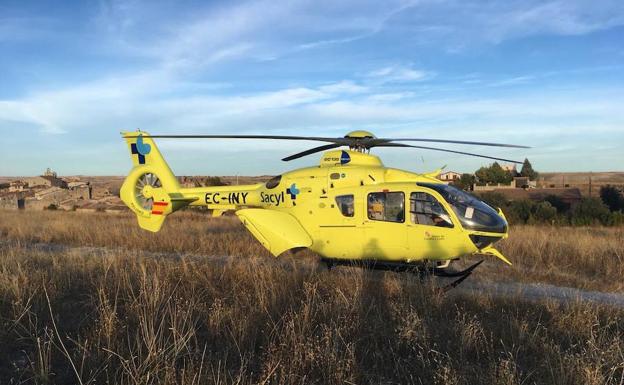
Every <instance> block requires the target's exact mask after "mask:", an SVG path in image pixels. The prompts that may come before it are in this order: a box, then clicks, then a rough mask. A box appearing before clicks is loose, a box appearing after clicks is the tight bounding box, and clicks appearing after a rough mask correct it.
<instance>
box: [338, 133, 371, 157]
mask: <svg viewBox="0 0 624 385" xmlns="http://www.w3.org/2000/svg"><path fill="white" fill-rule="evenodd" d="M344 137H345V138H346V139H350V141H349V149H350V150H352V151H357V152H366V151H368V150H370V147H371V146H370V144H369V143H368V142H369V141H370V140H371V139H377V137H376V136H375V135H374V134H373V133H372V132H370V131H364V130H356V131H351V132H349V133H348V134H347V135H345V136H344Z"/></svg>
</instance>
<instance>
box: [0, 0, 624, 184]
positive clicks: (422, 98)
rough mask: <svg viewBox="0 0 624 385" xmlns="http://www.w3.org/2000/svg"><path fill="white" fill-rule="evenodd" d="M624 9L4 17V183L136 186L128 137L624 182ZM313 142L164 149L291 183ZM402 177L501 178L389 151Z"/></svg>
mask: <svg viewBox="0 0 624 385" xmlns="http://www.w3.org/2000/svg"><path fill="white" fill-rule="evenodd" d="M623 86H624V2H622V1H579V0H568V1H563V0H562V1H470V0H467V1H459V0H457V1H450V0H449V1H447V0H432V1H428V0H421V1H393V0H391V1H383V2H380V1H370V2H367V1H340V2H336V1H296V0H295V1H288V2H279V1H248V2H236V3H235V2H230V1H223V2H205V1H197V2H192V1H162V2H158V1H145V2H142V1H99V2H97V1H92V2H89V1H76V2H71V1H66V2H58V1H49V2H46V1H41V2H29V1H11V0H9V1H7V0H2V1H1V2H0V135H1V136H0V138H1V139H0V175H33V174H39V173H41V172H42V171H43V169H45V168H46V167H52V168H53V169H55V170H57V171H58V172H59V173H60V174H62V175H70V174H94V175H111V174H115V175H120V174H125V173H126V172H127V171H128V169H129V168H130V166H131V163H130V157H129V155H128V154H127V152H126V147H125V145H124V143H123V141H122V140H121V138H120V136H119V132H120V131H122V130H132V129H134V128H137V127H140V128H141V129H143V130H146V131H148V132H150V133H161V134H164V133H196V134H210V133H231V134H252V133H259V134H283V135H318V136H321V135H322V136H327V135H332V136H343V135H344V134H345V133H346V132H348V131H350V130H353V129H366V130H370V131H373V132H374V133H375V134H376V135H377V136H380V137H387V136H402V137H406V136H407V137H424V138H442V139H464V140H476V141H497V142H507V143H519V144H525V145H530V146H532V147H533V148H531V149H529V150H523V149H513V150H510V149H492V148H487V147H485V148H477V147H470V146H459V145H458V146H454V147H453V149H456V150H460V151H462V150H463V151H469V152H480V153H484V154H488V155H492V156H502V157H510V158H515V159H519V160H522V159H524V157H528V158H529V159H530V160H531V161H532V163H533V165H534V167H535V168H536V169H537V170H542V171H591V170H593V171H607V170H620V171H621V170H623V169H624V151H623V150H622V144H624V87H623ZM315 145H318V144H317V143H306V142H302V143H299V142H296V143H291V142H261V143H260V142H243V141H238V142H233V141H201V142H200V141H171V140H168V141H160V142H159V147H160V148H161V150H162V151H163V153H165V155H166V158H167V160H168V161H169V163H170V165H171V166H172V168H173V169H174V171H176V173H178V174H212V175H214V174H217V175H233V174H241V175H251V174H275V173H278V172H282V171H285V170H288V169H290V168H294V167H302V166H306V165H311V164H315V163H317V162H318V158H319V157H318V156H309V157H305V158H302V159H300V160H297V161H294V162H290V163H283V162H281V161H279V159H280V158H282V157H283V156H286V155H289V154H291V153H294V152H297V151H300V150H303V149H306V148H308V147H312V146H315ZM374 152H375V153H376V154H378V155H381V156H382V157H383V159H384V162H385V163H386V164H387V165H389V166H394V167H401V168H406V169H412V170H416V171H429V170H432V169H435V168H438V167H440V166H442V165H445V164H447V165H448V169H452V170H457V171H473V170H474V169H476V168H478V167H479V166H481V165H483V164H485V163H487V161H485V160H482V159H479V158H469V157H465V156H459V155H453V154H448V155H445V154H440V153H437V152H433V151H419V150H410V149H379V150H376V151H374Z"/></svg>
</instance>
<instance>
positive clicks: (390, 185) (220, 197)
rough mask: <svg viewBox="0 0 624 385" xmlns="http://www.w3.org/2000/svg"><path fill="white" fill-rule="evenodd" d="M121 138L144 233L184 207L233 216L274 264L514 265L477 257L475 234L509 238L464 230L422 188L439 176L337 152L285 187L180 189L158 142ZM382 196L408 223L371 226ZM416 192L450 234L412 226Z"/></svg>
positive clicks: (126, 194) (289, 177)
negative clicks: (434, 207)
mask: <svg viewBox="0 0 624 385" xmlns="http://www.w3.org/2000/svg"><path fill="white" fill-rule="evenodd" d="M123 135H124V136H127V138H126V141H127V144H128V147H129V149H130V151H131V153H132V157H133V162H134V168H133V169H132V171H131V172H130V174H129V175H128V177H127V178H126V180H125V181H124V184H123V186H122V188H121V198H122V200H123V201H124V202H125V203H126V205H128V207H129V208H130V209H131V210H132V211H133V212H134V213H135V214H136V215H137V218H138V220H139V225H140V226H141V227H142V228H144V229H146V230H150V231H158V230H159V229H160V228H161V226H162V224H163V222H164V220H165V218H166V216H167V215H169V214H171V213H172V212H174V211H176V210H179V209H180V208H182V207H185V206H187V205H190V206H205V207H207V208H209V209H212V210H213V213H214V215H220V214H221V213H223V212H225V211H228V210H234V211H235V212H236V214H237V216H238V217H239V218H240V220H241V221H242V223H243V224H244V225H245V226H246V227H247V229H248V230H249V231H250V232H251V233H252V234H253V235H254V237H256V239H258V241H260V243H262V245H264V246H265V247H266V248H267V249H268V250H269V251H270V252H271V253H272V254H273V255H275V256H278V255H280V254H281V253H283V252H285V251H287V250H289V249H293V248H302V247H305V248H310V249H311V250H313V251H314V252H316V253H318V254H320V255H321V256H323V257H325V258H329V259H348V260H380V261H396V262H417V261H425V260H433V261H444V260H450V259H455V258H458V257H460V256H463V255H467V254H486V255H492V256H495V257H498V258H500V259H502V260H503V261H505V262H507V263H509V261H508V260H507V259H506V258H505V257H504V256H503V255H502V254H500V252H498V251H497V250H496V249H494V248H493V247H492V246H491V245H489V246H487V247H484V248H482V249H481V250H479V249H478V248H477V246H475V244H474V243H473V242H472V241H471V239H470V237H469V236H470V235H471V234H473V235H482V236H491V237H498V238H497V239H500V238H504V237H506V235H507V234H506V233H504V234H501V233H485V232H480V231H474V230H467V229H464V228H463V227H462V225H461V224H460V221H459V218H457V215H456V213H455V212H454V211H453V210H452V209H451V207H450V205H449V204H448V203H447V202H446V201H445V200H444V198H443V197H442V196H440V194H438V192H436V191H434V190H432V189H429V188H426V187H423V186H419V185H418V184H417V183H430V184H441V183H442V182H441V181H439V180H438V179H436V178H435V175H437V172H436V173H430V174H425V175H422V174H415V173H411V172H407V171H402V170H398V169H393V168H387V167H384V165H383V164H382V162H381V160H380V159H379V158H378V157H376V156H374V155H370V154H365V153H362V152H357V151H343V150H336V151H328V152H325V153H324V154H323V155H322V156H321V161H320V164H319V165H318V166H314V167H308V168H302V169H298V170H294V171H291V172H287V173H285V174H282V175H281V178H279V180H272V181H269V182H267V183H258V184H254V185H240V186H215V187H197V188H182V187H180V185H179V184H178V182H177V179H176V177H175V176H174V174H173V173H172V172H171V169H170V168H169V166H168V165H167V164H166V162H165V161H164V158H163V157H162V155H161V154H160V152H159V151H158V149H157V147H156V144H155V143H154V141H153V140H152V139H151V138H143V137H141V138H139V139H137V136H138V135H148V134H147V133H145V132H129V133H123ZM137 140H138V141H139V143H137ZM146 173H152V174H155V175H157V176H158V178H159V180H160V182H161V186H159V187H146V188H143V189H141V190H140V191H139V190H137V189H136V188H135V185H136V181H137V179H138V178H139V177H140V176H141V175H144V174H146ZM137 191H139V192H140V194H142V195H143V196H144V197H147V198H152V199H153V200H154V203H153V207H152V210H149V209H145V208H144V207H141V205H140V203H139V201H138V200H137V197H136V195H137ZM384 191H386V192H402V193H404V196H405V201H404V202H405V210H404V218H403V221H402V222H388V221H382V220H376V219H372V218H375V216H376V215H378V213H376V212H375V210H377V208H376V206H375V203H369V201H368V199H369V198H370V196H369V194H374V193H379V192H384ZM418 192H423V193H427V194H429V195H430V196H433V197H434V198H435V199H437V201H438V202H439V203H440V205H442V206H443V207H444V208H445V210H446V212H447V213H448V216H449V217H450V220H451V222H452V223H453V227H452V228H449V227H437V226H431V225H423V224H416V223H414V222H413V220H410V209H409V205H410V198H409V197H410V194H411V193H418ZM343 195H353V205H351V206H349V207H350V210H348V212H347V213H346V214H347V215H345V213H343V212H342V211H341V209H340V207H339V202H338V201H337V200H336V197H339V196H343ZM500 215H501V216H502V212H501V213H500ZM503 218H504V217H503Z"/></svg>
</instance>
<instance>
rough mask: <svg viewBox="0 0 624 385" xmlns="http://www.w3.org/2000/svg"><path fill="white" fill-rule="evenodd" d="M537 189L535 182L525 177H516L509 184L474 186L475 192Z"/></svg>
mask: <svg viewBox="0 0 624 385" xmlns="http://www.w3.org/2000/svg"><path fill="white" fill-rule="evenodd" d="M535 187H537V184H536V182H535V181H532V180H529V178H528V177H525V176H517V177H514V178H513V180H512V181H511V182H510V183H509V184H503V183H497V184H486V185H483V186H479V185H474V186H473V191H494V190H503V189H527V188H530V189H533V188H535Z"/></svg>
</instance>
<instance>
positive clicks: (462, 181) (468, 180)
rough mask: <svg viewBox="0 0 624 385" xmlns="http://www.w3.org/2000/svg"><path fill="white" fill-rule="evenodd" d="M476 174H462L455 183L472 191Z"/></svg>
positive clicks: (463, 188)
mask: <svg viewBox="0 0 624 385" xmlns="http://www.w3.org/2000/svg"><path fill="white" fill-rule="evenodd" d="M475 180H476V178H475V176H474V175H472V174H467V173H465V174H461V176H460V177H459V179H457V180H456V181H454V182H453V184H454V185H455V186H457V187H459V188H460V189H462V190H466V191H470V190H472V185H473V184H474V183H475Z"/></svg>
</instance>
